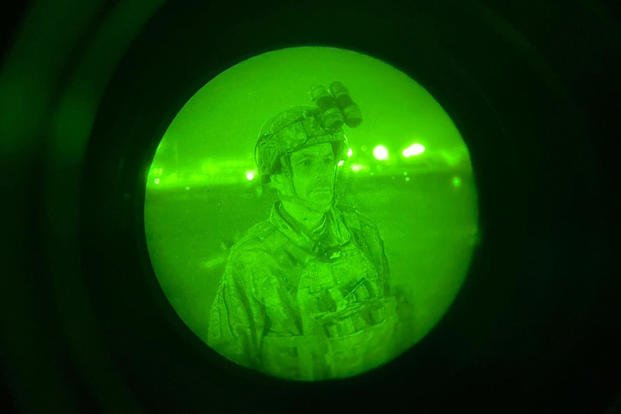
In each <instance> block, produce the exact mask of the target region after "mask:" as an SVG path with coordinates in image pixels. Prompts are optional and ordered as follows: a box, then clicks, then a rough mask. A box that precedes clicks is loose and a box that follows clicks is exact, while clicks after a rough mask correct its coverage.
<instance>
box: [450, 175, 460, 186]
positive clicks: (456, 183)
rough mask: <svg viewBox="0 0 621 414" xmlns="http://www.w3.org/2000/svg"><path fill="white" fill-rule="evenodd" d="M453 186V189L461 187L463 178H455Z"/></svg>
mask: <svg viewBox="0 0 621 414" xmlns="http://www.w3.org/2000/svg"><path fill="white" fill-rule="evenodd" d="M451 184H453V187H461V178H460V177H457V176H455V177H453V179H452V180H451Z"/></svg>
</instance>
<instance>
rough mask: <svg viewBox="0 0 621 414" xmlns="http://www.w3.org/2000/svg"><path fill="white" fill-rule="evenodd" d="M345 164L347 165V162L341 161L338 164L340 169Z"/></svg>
mask: <svg viewBox="0 0 621 414" xmlns="http://www.w3.org/2000/svg"><path fill="white" fill-rule="evenodd" d="M343 164H345V160H340V161H339V163H338V164H337V165H338V166H339V167H342V166H343Z"/></svg>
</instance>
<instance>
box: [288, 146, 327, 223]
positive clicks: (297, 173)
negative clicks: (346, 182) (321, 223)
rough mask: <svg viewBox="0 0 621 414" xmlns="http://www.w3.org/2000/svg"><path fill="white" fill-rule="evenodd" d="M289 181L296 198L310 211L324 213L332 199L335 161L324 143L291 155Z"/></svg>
mask: <svg viewBox="0 0 621 414" xmlns="http://www.w3.org/2000/svg"><path fill="white" fill-rule="evenodd" d="M290 161H291V180H292V183H293V187H294V188H295V191H296V194H297V196H298V197H299V198H300V199H301V200H302V201H303V202H304V203H305V204H306V206H307V207H308V208H310V209H313V210H317V211H326V210H328V209H329V208H330V206H331V205H332V199H333V197H334V179H335V176H336V168H337V161H338V160H336V157H335V156H334V151H333V150H332V144H330V143H328V142H326V143H323V144H317V145H313V146H310V147H307V148H303V149H301V150H299V151H296V152H294V153H293V154H291V157H290Z"/></svg>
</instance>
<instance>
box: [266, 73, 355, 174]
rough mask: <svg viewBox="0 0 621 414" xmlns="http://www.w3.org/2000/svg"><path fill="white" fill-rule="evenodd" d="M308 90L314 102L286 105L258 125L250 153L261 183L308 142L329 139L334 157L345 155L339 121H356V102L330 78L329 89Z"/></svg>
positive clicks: (284, 168) (345, 140)
mask: <svg viewBox="0 0 621 414" xmlns="http://www.w3.org/2000/svg"><path fill="white" fill-rule="evenodd" d="M310 94H311V98H312V99H313V101H314V103H315V104H316V106H297V107H293V108H290V109H287V110H285V111H283V112H281V113H279V114H278V115H276V116H275V117H273V118H271V119H270V120H268V121H267V122H266V123H265V124H264V125H263V127H262V128H261V131H260V133H259V138H258V140H257V144H256V146H255V152H254V156H255V163H256V164H257V168H258V172H259V175H260V176H261V180H262V182H263V183H266V182H267V181H269V177H270V175H272V174H276V173H279V172H281V171H283V170H285V171H286V170H287V168H289V166H288V164H287V160H288V157H286V156H288V155H290V154H291V153H293V152H295V151H298V150H300V149H302V148H306V147H309V146H311V145H316V144H322V143H326V142H329V143H332V144H333V148H334V150H335V154H336V156H337V157H339V158H343V157H344V156H345V152H346V151H347V147H348V142H347V137H346V136H345V132H344V131H343V125H344V124H347V125H348V126H350V127H356V126H358V125H359V124H360V122H361V121H362V117H361V116H360V110H359V109H358V106H357V105H356V104H355V103H354V102H353V101H352V100H351V97H350V96H349V94H348V92H347V89H345V87H344V86H343V84H342V83H340V82H333V83H332V84H331V85H330V89H328V88H326V87H324V86H322V85H319V86H315V87H313V88H312V89H311V91H310ZM283 156H285V157H283ZM282 161H285V162H284V163H283V162H282Z"/></svg>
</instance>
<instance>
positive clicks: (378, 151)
mask: <svg viewBox="0 0 621 414" xmlns="http://www.w3.org/2000/svg"><path fill="white" fill-rule="evenodd" d="M373 156H374V157H375V158H377V159H378V160H380V161H383V160H387V159H388V149H387V148H386V147H385V146H383V145H378V146H376V147H375V148H373Z"/></svg>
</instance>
